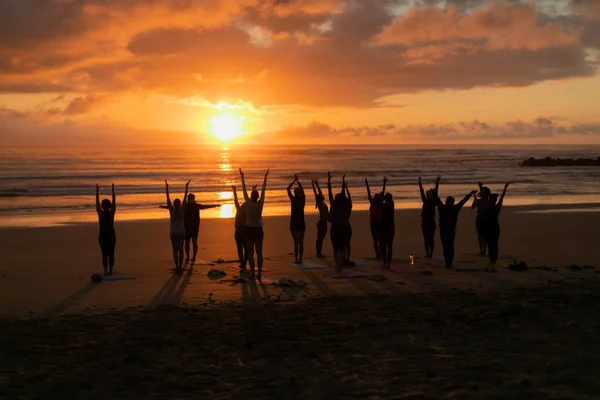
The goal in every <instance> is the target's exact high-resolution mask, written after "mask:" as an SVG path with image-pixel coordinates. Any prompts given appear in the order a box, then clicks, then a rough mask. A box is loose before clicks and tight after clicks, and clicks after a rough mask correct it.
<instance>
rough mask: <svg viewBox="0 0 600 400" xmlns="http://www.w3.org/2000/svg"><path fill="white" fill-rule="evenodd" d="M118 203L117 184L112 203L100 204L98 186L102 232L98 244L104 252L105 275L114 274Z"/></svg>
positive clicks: (104, 202) (104, 200)
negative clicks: (116, 196)
mask: <svg viewBox="0 0 600 400" xmlns="http://www.w3.org/2000/svg"><path fill="white" fill-rule="evenodd" d="M116 209H117V203H116V198H115V184H114V183H113V184H112V202H111V201H110V200H108V199H103V200H102V202H100V187H99V186H98V185H96V213H97V214H98V223H99V224H100V232H99V233H98V242H99V243H100V250H101V251H102V266H103V267H104V273H105V274H109V275H110V274H112V273H113V270H114V267H115V245H116V244H117V235H116V233H115V225H114V223H115V211H116Z"/></svg>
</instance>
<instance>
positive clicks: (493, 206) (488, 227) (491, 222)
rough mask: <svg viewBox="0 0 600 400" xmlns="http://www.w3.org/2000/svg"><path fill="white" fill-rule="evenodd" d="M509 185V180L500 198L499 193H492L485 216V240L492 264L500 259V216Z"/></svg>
mask: <svg viewBox="0 0 600 400" xmlns="http://www.w3.org/2000/svg"><path fill="white" fill-rule="evenodd" d="M509 185H510V182H507V183H506V184H505V185H504V190H503V191H502V194H501V195H500V199H499V200H498V195H497V194H492V195H490V207H489V209H488V211H487V214H486V217H485V232H486V235H485V240H486V242H487V246H488V251H489V256H490V262H491V263H492V264H496V261H497V260H498V241H499V240H500V223H499V221H498V217H499V215H500V210H501V209H502V203H503V202H504V196H505V195H506V190H507V189H508V186H509ZM496 201H497V202H496Z"/></svg>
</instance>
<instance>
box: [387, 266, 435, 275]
mask: <svg viewBox="0 0 600 400" xmlns="http://www.w3.org/2000/svg"><path fill="white" fill-rule="evenodd" d="M390 271H392V272H396V273H398V274H405V275H424V274H427V271H424V270H421V269H418V268H414V267H400V266H397V265H392V266H390Z"/></svg>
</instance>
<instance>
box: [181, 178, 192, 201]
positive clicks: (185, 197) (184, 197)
mask: <svg viewBox="0 0 600 400" xmlns="http://www.w3.org/2000/svg"><path fill="white" fill-rule="evenodd" d="M190 182H191V181H187V183H186V184H185V193H184V194H183V203H182V204H183V205H184V206H185V205H186V204H187V196H188V189H189V187H190Z"/></svg>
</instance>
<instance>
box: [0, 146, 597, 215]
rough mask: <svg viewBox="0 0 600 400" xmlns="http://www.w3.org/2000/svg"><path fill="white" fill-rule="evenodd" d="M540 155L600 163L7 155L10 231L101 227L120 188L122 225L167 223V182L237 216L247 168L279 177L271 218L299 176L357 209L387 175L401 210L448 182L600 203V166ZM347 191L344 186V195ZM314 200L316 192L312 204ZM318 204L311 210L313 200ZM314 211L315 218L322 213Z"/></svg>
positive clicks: (443, 152) (498, 153) (4, 173)
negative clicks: (104, 209)
mask: <svg viewBox="0 0 600 400" xmlns="http://www.w3.org/2000/svg"><path fill="white" fill-rule="evenodd" d="M530 156H534V157H545V156H552V157H598V156H600V146H580V147H569V146H555V147H552V146H546V147H540V146H503V147H500V146H491V147H477V146H471V147H469V146H453V147H448V146H445V147H438V148H433V147H430V148H425V147H419V146H392V145H390V146H385V147H382V146H378V147H374V146H346V147H333V146H324V147H323V146H321V147H316V146H314V147H311V146H262V147H258V146H243V147H241V146H240V147H238V146H231V147H170V148H157V147H141V148H135V149H118V150H115V149H90V148H84V149H76V150H74V149H50V148H44V149H42V148H40V149H30V148H28V149H25V148H2V149H0V221H1V222H0V225H2V226H14V225H52V224H57V223H70V222H83V221H90V220H94V218H95V215H94V190H95V189H94V185H95V184H96V183H98V184H100V185H101V186H102V187H103V191H102V197H109V186H110V184H111V183H112V182H114V183H115V184H116V186H117V194H118V202H119V219H142V218H143V219H145V218H166V214H165V212H164V211H161V210H159V209H158V208H157V206H158V205H159V204H163V203H164V201H165V199H164V197H165V196H164V179H168V180H169V182H170V183H171V188H172V192H173V194H172V197H173V198H175V197H182V196H183V189H184V182H185V181H187V180H188V179H191V180H192V184H191V191H192V192H193V193H195V194H196V196H197V199H198V200H199V202H201V203H217V204H223V206H222V207H221V208H220V209H216V210H212V211H207V212H205V214H204V216H205V217H223V218H228V217H231V216H232V214H233V200H232V192H231V187H230V186H231V185H232V184H237V185H238V186H240V179H239V174H238V168H240V167H242V168H243V169H244V171H245V172H246V177H247V181H248V184H249V185H251V184H253V183H255V184H260V183H262V178H263V174H264V172H265V170H266V169H267V168H270V169H271V173H270V175H269V184H268V191H267V195H266V208H265V215H277V214H286V213H287V212H289V211H288V208H289V207H288V204H287V202H288V200H287V196H286V192H285V188H286V186H287V185H288V184H289V182H290V181H291V180H292V178H293V174H294V173H298V175H299V177H300V180H301V182H302V183H303V184H304V185H305V189H309V190H310V178H319V180H320V182H321V184H322V187H323V188H325V184H326V176H327V171H331V172H332V174H333V175H334V184H335V185H336V186H337V187H338V188H339V184H340V180H341V175H342V174H343V173H344V171H347V177H346V178H347V180H348V181H349V185H350V189H351V192H352V194H353V200H354V202H355V208H356V209H365V208H367V207H368V205H367V200H366V191H365V186H364V179H365V178H369V180H370V181H371V183H372V185H373V186H374V187H379V185H380V184H381V179H382V178H383V176H384V175H387V177H388V180H389V183H388V188H389V191H390V192H392V193H393V194H394V197H395V199H396V203H397V207H399V208H402V207H404V208H412V207H419V206H420V200H419V192H418V187H417V178H418V177H419V176H422V177H423V181H424V184H425V186H431V185H432V184H433V180H434V179H435V176H436V175H438V174H440V175H442V176H443V181H442V185H441V187H440V195H441V196H446V195H454V196H456V197H458V196H462V195H464V194H466V193H467V192H468V191H469V190H471V189H474V188H476V186H477V181H478V180H483V181H484V182H485V184H486V185H488V186H490V187H491V188H492V190H498V191H499V190H501V188H502V185H503V183H504V182H505V181H507V180H511V181H514V182H515V183H514V185H513V186H511V188H510V191H509V196H508V197H507V201H506V204H507V205H517V204H519V205H522V204H539V203H546V204H574V203H590V202H596V201H597V200H598V195H599V194H600V168H593V167H592V168H576V167H569V168H525V167H519V166H518V163H519V161H522V160H523V159H525V158H527V157H530ZM338 190H339V189H338ZM309 198H310V199H312V194H311V196H310V197H309ZM309 204H310V203H309ZM307 211H310V212H313V211H314V209H313V207H312V206H308V207H307Z"/></svg>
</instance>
